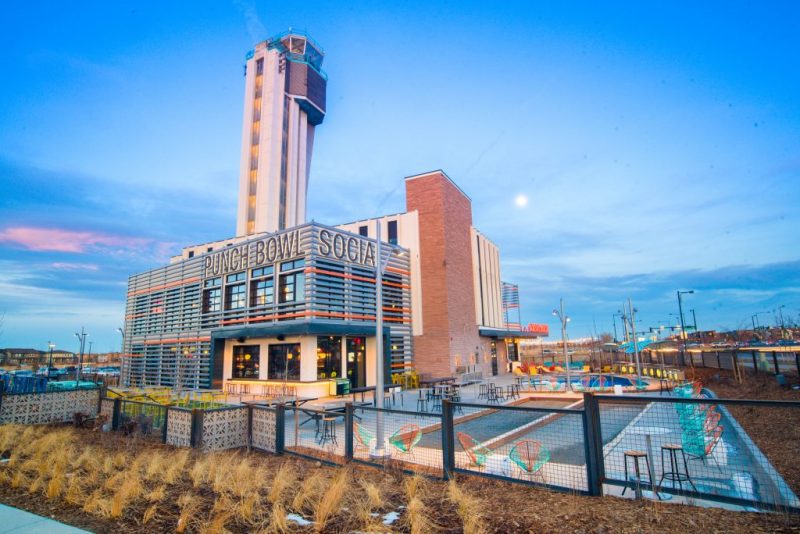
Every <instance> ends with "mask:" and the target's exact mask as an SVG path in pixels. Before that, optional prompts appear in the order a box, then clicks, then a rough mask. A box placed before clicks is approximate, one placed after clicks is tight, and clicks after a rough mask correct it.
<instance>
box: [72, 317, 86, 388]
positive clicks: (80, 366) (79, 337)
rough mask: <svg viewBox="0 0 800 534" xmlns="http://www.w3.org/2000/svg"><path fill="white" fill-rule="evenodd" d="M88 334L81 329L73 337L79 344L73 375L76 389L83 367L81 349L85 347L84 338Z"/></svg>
mask: <svg viewBox="0 0 800 534" xmlns="http://www.w3.org/2000/svg"><path fill="white" fill-rule="evenodd" d="M88 335H89V334H87V333H86V331H85V329H84V327H81V333H80V334H78V333H77V332H76V333H75V337H77V338H78V339H79V340H80V342H81V352H80V356H78V371H77V372H76V373H75V383H76V387H77V386H79V385H80V383H81V368H82V367H83V349H84V347H85V346H86V336H88Z"/></svg>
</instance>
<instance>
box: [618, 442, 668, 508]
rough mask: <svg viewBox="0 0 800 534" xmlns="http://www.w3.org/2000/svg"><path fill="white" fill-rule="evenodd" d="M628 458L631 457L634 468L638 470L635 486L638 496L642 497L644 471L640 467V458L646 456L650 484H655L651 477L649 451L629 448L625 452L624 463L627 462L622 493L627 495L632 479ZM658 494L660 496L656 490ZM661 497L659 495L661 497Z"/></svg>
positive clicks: (645, 462)
mask: <svg viewBox="0 0 800 534" xmlns="http://www.w3.org/2000/svg"><path fill="white" fill-rule="evenodd" d="M628 458H630V459H631V461H632V462H633V468H634V470H635V472H636V486H635V487H634V488H633V489H634V491H635V492H636V497H637V498H641V496H642V485H641V484H642V472H641V469H640V468H639V459H640V458H644V464H645V467H646V468H647V471H646V472H647V478H648V481H649V483H650V485H651V486H652V485H653V481H652V480H649V479H650V459H649V458H648V457H647V453H646V452H644V451H638V450H633V449H632V450H628V451H625V452H624V463H625V488H624V489H623V490H622V494H623V495H625V492H626V491H627V490H628V483H629V482H630V480H629V479H628ZM656 496H658V492H656ZM660 498H661V497H659V499H660Z"/></svg>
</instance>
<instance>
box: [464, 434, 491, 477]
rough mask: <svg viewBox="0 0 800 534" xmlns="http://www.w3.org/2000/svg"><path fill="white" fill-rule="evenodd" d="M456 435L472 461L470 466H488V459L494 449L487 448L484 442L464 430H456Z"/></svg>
mask: <svg viewBox="0 0 800 534" xmlns="http://www.w3.org/2000/svg"><path fill="white" fill-rule="evenodd" d="M456 437H457V438H458V442H459V443H460V444H461V447H462V448H463V449H464V452H465V453H466V454H467V457H469V460H470V462H471V463H470V465H469V467H476V468H478V469H483V468H484V467H486V460H488V459H489V455H490V454H491V453H492V451H490V450H489V449H487V448H486V447H485V446H484V445H483V443H481V442H480V441H478V440H476V439H475V438H473V437H472V436H470V435H469V434H465V433H464V432H456Z"/></svg>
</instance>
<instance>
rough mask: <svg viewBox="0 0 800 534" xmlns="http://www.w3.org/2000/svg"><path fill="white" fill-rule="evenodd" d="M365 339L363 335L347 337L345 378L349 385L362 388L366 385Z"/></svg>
mask: <svg viewBox="0 0 800 534" xmlns="http://www.w3.org/2000/svg"><path fill="white" fill-rule="evenodd" d="M366 345H367V341H366V339H365V338H363V337H348V338H347V347H346V352H347V378H349V379H350V387H353V388H363V387H364V386H366V385H367V351H366Z"/></svg>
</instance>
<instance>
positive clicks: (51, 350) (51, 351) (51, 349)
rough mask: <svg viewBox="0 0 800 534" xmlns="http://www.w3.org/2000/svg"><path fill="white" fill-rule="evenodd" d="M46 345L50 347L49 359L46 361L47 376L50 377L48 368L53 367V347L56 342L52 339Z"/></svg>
mask: <svg viewBox="0 0 800 534" xmlns="http://www.w3.org/2000/svg"><path fill="white" fill-rule="evenodd" d="M47 346H48V347H50V360H49V361H48V362H47V378H48V379H49V378H50V369H51V368H52V367H53V349H54V348H55V346H56V344H55V343H53V342H52V341H48V342H47Z"/></svg>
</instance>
